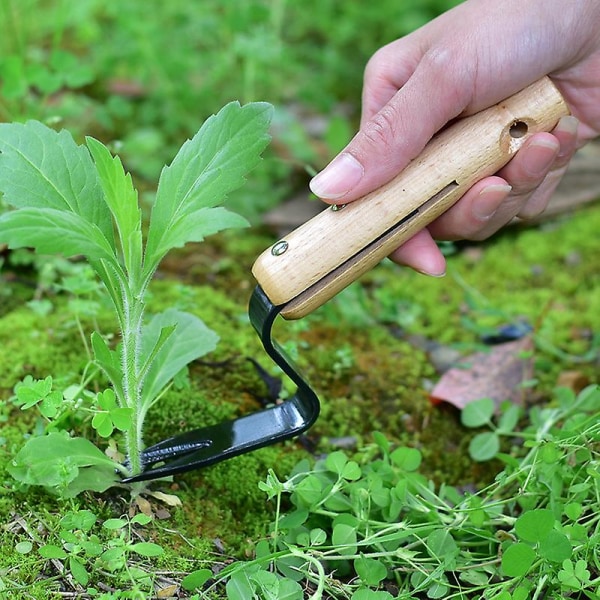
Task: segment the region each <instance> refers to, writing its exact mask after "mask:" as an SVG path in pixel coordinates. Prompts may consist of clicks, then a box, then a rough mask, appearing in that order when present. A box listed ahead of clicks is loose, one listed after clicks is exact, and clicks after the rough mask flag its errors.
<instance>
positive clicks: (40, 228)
mask: <svg viewBox="0 0 600 600" xmlns="http://www.w3.org/2000/svg"><path fill="white" fill-rule="evenodd" d="M1 164H2V163H1V162H0V165H1ZM1 185H2V173H1V172H0V186H1ZM0 191H1V190H0ZM0 240H1V241H3V242H5V243H6V244H8V246H9V247H10V248H26V247H32V248H35V250H36V251H37V252H39V253H40V254H63V255H65V256H76V255H78V254H83V255H84V256H86V257H87V258H88V259H105V260H109V261H110V260H112V261H114V260H115V259H114V254H113V249H112V247H111V246H110V244H109V242H108V241H107V239H106V238H105V237H104V235H103V234H102V232H101V231H100V230H99V229H98V227H97V226H96V225H94V224H92V223H89V222H88V221H86V220H84V219H83V218H82V217H80V216H79V215H76V214H73V213H69V212H65V211H61V210H58V209H54V208H21V209H20V210H16V211H9V212H6V213H4V214H3V215H2V216H0Z"/></svg>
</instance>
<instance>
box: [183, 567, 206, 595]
mask: <svg viewBox="0 0 600 600" xmlns="http://www.w3.org/2000/svg"><path fill="white" fill-rule="evenodd" d="M211 577H213V572H212V571H211V570H210V569H198V570H197V571H192V572H191V573H189V574H188V575H186V576H185V577H184V578H183V579H182V580H181V586H182V587H183V588H184V589H185V590H187V591H188V592H193V591H194V590H197V589H200V588H201V587H202V586H203V585H204V584H205V583H206V582H207V581H208V580H209V579H210V578H211Z"/></svg>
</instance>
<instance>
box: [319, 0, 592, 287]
mask: <svg viewBox="0 0 600 600" xmlns="http://www.w3.org/2000/svg"><path fill="white" fill-rule="evenodd" d="M544 75H549V76H550V78H551V79H552V80H553V81H554V83H555V84H556V85H557V87H558V88H559V90H560V91H561V93H562V94H563V96H564V98H565V100H566V101H567V103H568V105H569V108H570V110H571V115H572V116H569V117H565V118H563V119H561V121H560V122H559V123H558V125H557V126H556V128H555V129H554V130H553V131H552V132H551V133H540V134H536V135H533V136H531V138H530V139H529V140H528V141H527V143H526V144H525V145H524V146H523V148H521V150H520V151H519V152H518V153H517V155H516V156H515V157H514V158H513V159H512V160H511V162H510V163H509V164H508V165H507V166H506V167H504V168H503V169H502V170H500V171H499V172H498V173H497V174H496V175H494V176H491V177H487V178H485V179H483V180H481V181H480V182H478V183H477V184H476V185H474V186H473V187H472V188H471V189H470V190H469V192H467V193H466V194H465V195H464V196H463V197H462V198H461V199H460V200H459V201H458V202H457V203H456V204H455V205H454V206H453V207H452V208H450V209H449V210H448V211H447V212H446V213H444V214H443V215H442V216H441V217H439V218H438V219H437V220H436V221H434V222H433V223H431V224H430V225H429V226H428V227H427V229H424V230H423V231H421V232H419V233H418V234H417V235H415V236H414V237H413V238H412V239H411V240H409V241H408V242H406V243H405V244H404V245H403V246H402V247H400V248H399V249H398V250H396V251H395V252H394V253H393V255H392V259H393V260H395V261H396V262H398V263H400V264H405V265H408V266H410V267H412V268H414V269H416V270H418V271H421V272H423V273H426V274H429V275H435V276H441V275H443V274H444V272H445V269H446V265H445V260H444V258H443V256H442V254H441V253H440V252H439V250H438V248H437V246H436V244H435V241H434V239H446V240H459V239H469V240H482V239H485V238H487V237H489V236H490V235H492V234H493V233H495V232H496V231H497V230H498V229H500V228H501V227H503V226H504V225H505V224H506V223H507V222H509V221H510V220H511V219H512V218H514V217H515V216H519V217H521V218H524V219H527V218H531V217H533V216H536V215H538V214H539V213H541V212H543V211H544V210H545V208H546V206H547V204H548V201H549V199H550V197H551V196H552V193H553V192H554V190H555V188H556V186H557V185H558V183H559V181H560V179H561V177H562V176H563V174H564V172H565V170H566V168H567V166H568V163H569V161H570V159H571V158H572V156H573V154H574V153H575V152H576V150H577V149H578V148H580V147H581V146H583V145H584V144H585V143H586V142H588V141H590V140H592V139H593V138H595V137H597V136H599V135H600V2H598V0H577V1H569V2H565V0H503V1H502V2H498V0H467V1H466V2H464V3H463V4H461V5H459V6H457V7H456V8H454V9H452V10H450V11H448V12H447V13H444V14H443V15H441V16H440V17H438V18H437V19H435V20H433V21H431V22H430V23H428V24H427V25H425V26H424V27H422V28H420V29H418V30H417V31H415V32H414V33H412V34H410V35H408V36H406V37H404V38H401V39H399V40H396V41H394V42H392V43H391V44H388V45H387V46H384V47H383V48H381V49H380V50H378V51H377V52H376V53H375V54H374V55H373V57H372V58H371V60H370V61H369V62H368V64H367V67H366V70H365V76H364V88H363V97H362V103H363V107H362V117H361V126H360V130H359V132H358V133H357V134H356V136H355V137H354V138H353V139H352V141H351V142H350V143H349V144H348V146H347V147H346V148H345V149H344V150H342V152H341V153H340V154H339V155H338V156H337V157H335V158H334V159H333V161H332V162H331V163H330V164H329V165H328V166H327V167H326V168H325V169H324V170H323V171H322V172H321V173H319V174H318V175H317V176H316V177H315V178H313V180H312V181H311V184H310V186H311V189H312V191H313V192H314V193H315V194H316V195H317V196H319V197H320V198H322V199H323V200H324V201H325V202H328V203H334V204H341V203H347V202H352V201H353V200H356V199H357V198H360V197H362V196H363V195H365V194H366V193H368V192H371V191H373V190H374V189H377V188H378V187H380V186H381V185H383V184H384V183H386V182H387V181H389V180H390V179H392V178H393V177H394V176H395V175H397V174H398V173H399V172H400V171H402V169H403V168H404V167H405V166H406V165H407V164H408V163H409V162H410V161H411V160H412V159H413V158H415V157H416V156H418V155H419V153H420V152H421V150H422V149H423V147H424V146H425V145H426V144H427V142H428V141H429V140H430V139H431V137H432V136H433V135H434V134H435V133H436V132H437V131H438V130H439V129H441V128H442V127H443V126H444V125H445V124H446V123H448V121H450V120H451V119H454V118H456V117H460V116H467V115H471V114H474V113H476V112H479V111H480V110H483V109H484V108H487V107H489V106H492V105H494V104H496V103H498V102H499V101H501V100H503V99H504V98H506V97H508V96H510V95H512V94H514V93H516V92H517V91H519V90H521V89H523V88H524V87H526V86H528V85H529V84H531V83H533V82H534V81H536V80H538V79H539V78H541V77H542V76H544Z"/></svg>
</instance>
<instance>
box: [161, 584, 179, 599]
mask: <svg viewBox="0 0 600 600" xmlns="http://www.w3.org/2000/svg"><path fill="white" fill-rule="evenodd" d="M178 591H179V586H178V585H176V584H173V585H168V586H166V587H164V588H161V589H160V590H158V591H157V593H156V597H157V598H175V597H176V596H175V594H177V592H178Z"/></svg>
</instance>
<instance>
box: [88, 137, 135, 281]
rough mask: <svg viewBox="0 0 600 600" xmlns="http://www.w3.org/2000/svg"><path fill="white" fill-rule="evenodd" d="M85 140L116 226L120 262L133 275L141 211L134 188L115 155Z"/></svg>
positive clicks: (93, 140) (100, 144) (91, 140)
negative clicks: (119, 244) (120, 255)
mask: <svg viewBox="0 0 600 600" xmlns="http://www.w3.org/2000/svg"><path fill="white" fill-rule="evenodd" d="M86 143H87V146H88V148H89V151H90V153H91V154H92V157H93V159H94V163H95V165H96V169H97V171H98V176H99V178H100V184H101V186H102V190H103V191H104V199H105V201H106V204H107V206H108V208H109V210H110V212H111V213H112V216H113V219H114V222H115V224H116V226H117V232H118V234H119V240H120V242H121V249H122V251H123V257H124V263H125V265H126V266H127V270H128V271H129V273H130V274H131V275H132V276H133V277H134V278H135V276H136V274H137V272H138V270H139V268H140V265H141V260H142V233H141V231H142V215H141V211H140V208H139V205H138V195H137V190H136V189H135V188H134V187H133V182H132V180H131V175H130V174H129V173H125V170H124V169H123V164H122V163H121V159H120V158H119V157H118V156H112V154H111V153H110V151H109V150H108V148H107V147H106V146H104V144H102V143H100V142H99V141H98V140H96V139H94V138H92V137H87V138H86Z"/></svg>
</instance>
